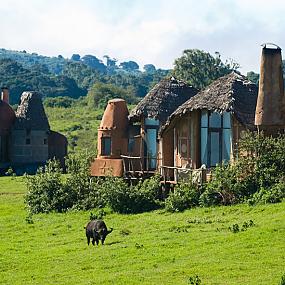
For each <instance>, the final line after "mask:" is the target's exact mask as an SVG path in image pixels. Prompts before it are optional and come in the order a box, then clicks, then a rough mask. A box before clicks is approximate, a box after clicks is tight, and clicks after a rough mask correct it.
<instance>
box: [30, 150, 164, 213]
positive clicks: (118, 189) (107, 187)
mask: <svg viewBox="0 0 285 285" xmlns="http://www.w3.org/2000/svg"><path fill="white" fill-rule="evenodd" d="M91 158H92V155H91V154H88V153H86V154H79V155H73V156H70V157H69V158H67V159H66V168H67V175H66V176H65V177H63V176H62V171H61V169H60V167H59V163H58V162H57V161H55V160H52V161H48V163H47V165H46V166H45V168H40V169H39V171H38V172H37V174H36V175H34V176H27V177H26V178H27V180H26V182H27V188H28V193H27V195H26V198H25V201H26V204H27V208H28V209H29V211H30V212H31V213H47V212H51V211H56V212H64V211H67V210H68V209H79V210H89V209H94V208H97V209H102V208H103V207H105V206H109V207H110V208H111V209H112V210H113V211H115V212H119V213H139V212H144V211H150V210H153V209H156V208H157V207H158V203H157V200H156V198H157V196H158V190H159V176H154V177H152V178H150V179H147V180H145V181H143V182H141V183H139V184H138V185H136V186H129V185H128V184H127V183H126V182H125V181H124V180H123V179H122V178H117V177H105V178H91V177H90V170H89V169H90V168H89V167H90V162H91V160H92V159H91Z"/></svg>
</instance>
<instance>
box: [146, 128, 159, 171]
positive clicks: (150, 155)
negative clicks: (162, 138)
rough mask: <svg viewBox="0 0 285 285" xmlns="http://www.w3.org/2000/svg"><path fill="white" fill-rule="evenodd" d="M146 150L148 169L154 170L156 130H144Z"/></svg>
mask: <svg viewBox="0 0 285 285" xmlns="http://www.w3.org/2000/svg"><path fill="white" fill-rule="evenodd" d="M145 139H146V148H145V155H146V158H147V164H148V167H149V169H155V168H156V152H157V145H156V144H157V142H156V139H157V130H156V129H146V137H145Z"/></svg>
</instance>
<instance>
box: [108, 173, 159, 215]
mask: <svg viewBox="0 0 285 285" xmlns="http://www.w3.org/2000/svg"><path fill="white" fill-rule="evenodd" d="M159 181H160V179H159V176H158V175H155V176H153V177H151V178H149V179H146V180H144V181H143V182H139V183H138V184H137V185H135V186H134V185H131V186H129V185H127V183H126V182H124V181H123V179H120V178H111V177H109V178H107V179H106V181H105V183H104V189H105V193H104V194H105V199H106V204H107V205H108V206H110V207H111V208H112V209H113V210H114V211H115V212H118V213H124V214H128V213H140V212H145V211H150V210H154V209H156V208H158V207H159V202H158V194H159Z"/></svg>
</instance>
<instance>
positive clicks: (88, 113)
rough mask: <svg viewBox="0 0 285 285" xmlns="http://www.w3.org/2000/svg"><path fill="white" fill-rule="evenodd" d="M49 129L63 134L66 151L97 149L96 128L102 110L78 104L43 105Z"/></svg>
mask: <svg viewBox="0 0 285 285" xmlns="http://www.w3.org/2000/svg"><path fill="white" fill-rule="evenodd" d="M45 110H46V114H47V116H48V118H49V123H50V126H51V129H52V130H54V131H58V132H60V133H62V134H64V135H65V136H66V137H67V140H68V151H69V152H74V151H78V150H85V149H88V150H90V151H96V149H97V129H98V127H99V125H100V121H101V118H102V115H103V112H104V110H102V109H96V110H92V109H90V108H88V107H87V106H82V105H80V104H78V105H73V106H71V107H69V108H60V107H53V108H51V107H45Z"/></svg>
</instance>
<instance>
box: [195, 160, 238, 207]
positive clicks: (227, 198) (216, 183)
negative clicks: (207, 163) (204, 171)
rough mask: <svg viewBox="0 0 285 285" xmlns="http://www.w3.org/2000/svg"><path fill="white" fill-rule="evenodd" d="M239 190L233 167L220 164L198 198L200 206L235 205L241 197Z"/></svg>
mask: <svg viewBox="0 0 285 285" xmlns="http://www.w3.org/2000/svg"><path fill="white" fill-rule="evenodd" d="M241 189H242V187H241V184H239V183H238V182H237V175H236V169H235V167H234V166H231V165H229V164H224V163H222V164H221V165H217V166H216V168H215V169H213V171H212V178H211V180H210V181H209V182H208V183H207V184H206V185H205V191H204V192H203V193H202V195H201V197H200V205H201V206H204V207H209V206H214V205H230V204H234V203H237V202H238V201H239V199H240V197H241V196H242V194H241Z"/></svg>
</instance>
